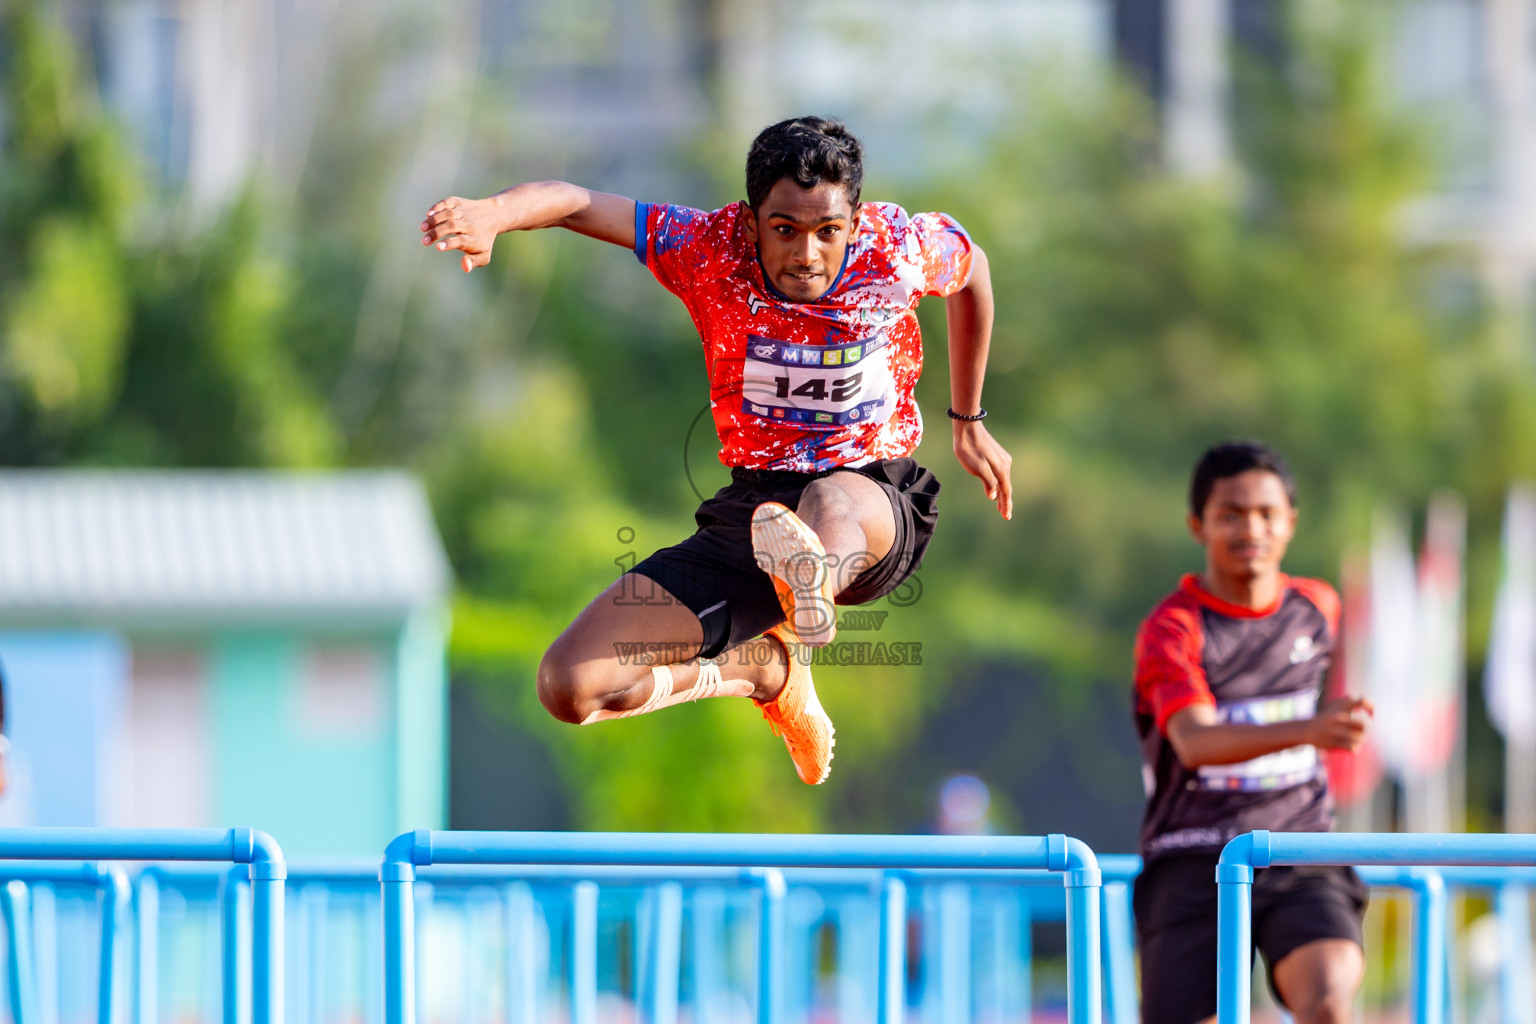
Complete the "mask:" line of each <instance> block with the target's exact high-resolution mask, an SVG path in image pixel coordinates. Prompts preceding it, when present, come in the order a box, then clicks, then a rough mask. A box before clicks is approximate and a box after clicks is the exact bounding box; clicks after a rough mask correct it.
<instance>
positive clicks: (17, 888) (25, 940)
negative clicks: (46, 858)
mask: <svg viewBox="0 0 1536 1024" xmlns="http://www.w3.org/2000/svg"><path fill="white" fill-rule="evenodd" d="M27 897H28V892H27V883H25V882H7V883H6V884H5V888H3V889H0V907H3V908H4V911H5V931H6V938H7V939H9V940H10V946H11V955H10V963H9V971H8V972H7V979H6V980H8V981H9V982H10V988H11V1022H12V1024H38V1020H37V969H36V964H35V963H34V962H33V960H32V927H31V922H30V921H29V920H28V917H29V915H28V913H27V910H28V906H27V904H28V902H29V900H28V898H27Z"/></svg>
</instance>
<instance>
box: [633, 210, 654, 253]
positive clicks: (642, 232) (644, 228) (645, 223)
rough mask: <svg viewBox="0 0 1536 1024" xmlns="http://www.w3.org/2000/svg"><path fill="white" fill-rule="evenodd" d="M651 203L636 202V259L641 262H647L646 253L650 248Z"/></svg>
mask: <svg viewBox="0 0 1536 1024" xmlns="http://www.w3.org/2000/svg"><path fill="white" fill-rule="evenodd" d="M650 228H651V204H650V203H636V204H635V259H637V260H639V261H640V262H641V264H644V263H645V254H646V252H647V251H648V250H649V249H650V241H651V238H650V235H651V230H650Z"/></svg>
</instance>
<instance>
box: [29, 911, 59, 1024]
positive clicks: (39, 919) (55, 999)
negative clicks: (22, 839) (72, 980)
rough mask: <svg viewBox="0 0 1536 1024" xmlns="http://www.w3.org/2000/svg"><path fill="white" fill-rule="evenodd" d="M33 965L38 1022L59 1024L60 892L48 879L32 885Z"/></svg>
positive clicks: (41, 1023)
mask: <svg viewBox="0 0 1536 1024" xmlns="http://www.w3.org/2000/svg"><path fill="white" fill-rule="evenodd" d="M29 894H30V896H31V900H32V905H31V907H30V908H29V909H30V916H31V919H32V969H33V970H34V971H35V972H36V974H35V975H34V977H35V979H36V980H35V981H34V982H33V984H34V985H35V986H36V989H37V1021H38V1024H59V894H58V892H57V891H56V890H55V889H54V888H53V886H51V885H49V884H48V883H47V882H33V883H32V884H31V886H30V893H29Z"/></svg>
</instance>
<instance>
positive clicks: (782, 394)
mask: <svg viewBox="0 0 1536 1024" xmlns="http://www.w3.org/2000/svg"><path fill="white" fill-rule="evenodd" d="M827 383H828V381H827V378H825V377H812V378H811V379H810V380H808V381H805V382H804V383H802V384H801V385H800V386H799V387H797V388H795V389H794V390H793V391H791V390H790V389H789V384H790V381H789V378H788V377H775V378H773V385H774V388H775V389H776V392H777V395H778V397H779V398H789V397H791V396H798V397H800V398H809V399H811V400H813V401H816V402H825V401H827V400H828V399H829V398H830V399H831V400H832V401H833V402H835V403H838V404H841V403H843V402H849V401H852V400H853V398H854V396H855V395H857V394H858V393H859V388H860V387H861V386H862V385H863V383H864V373H863V371H860V372H858V373H855V374H852V375H851V376H848V377H841V378H839V379H837V380H834V381H832V382H831V385H832V387H831V390H830V392H829V391H828V388H827Z"/></svg>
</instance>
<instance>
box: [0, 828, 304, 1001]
mask: <svg viewBox="0 0 1536 1024" xmlns="http://www.w3.org/2000/svg"><path fill="white" fill-rule="evenodd" d="M0 859H16V860H50V861H51V860H92V861H94V860H137V861H146V860H147V861H214V862H225V863H233V864H240V865H248V869H247V870H248V873H249V875H250V878H251V888H252V891H253V909H254V914H253V918H254V927H253V936H254V941H253V944H252V966H251V974H252V979H253V986H252V989H253V991H252V997H251V1021H252V1024H282V1019H283V973H282V972H283V879H284V878H285V877H286V867H285V865H284V863H283V853H282V848H281V847H279V846H278V845H277V842H276V841H275V840H273V839H272V837H271V836H269V835H267V834H266V833H265V832H260V831H257V830H255V829H249V828H233V829H227V830H223V829H96V828H14V829H0ZM8 889H9V887H8ZM136 909H138V910H139V911H140V915H141V922H140V926H141V928H142V914H143V910H144V909H145V908H144V904H143V903H142V902H141V903H140V905H139V907H138V908H136ZM9 912H10V911H9V910H8V913H9ZM29 945H30V944H29ZM17 952H18V953H20V952H21V951H20V950H18V951H17ZM27 955H28V954H26V953H23V954H22V957H23V958H24V957H26V956H27ZM17 960H18V957H15V956H13V957H12V964H13V966H12V970H13V971H15V970H17V968H16V967H15V964H16V963H17ZM141 975H142V969H141Z"/></svg>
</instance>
